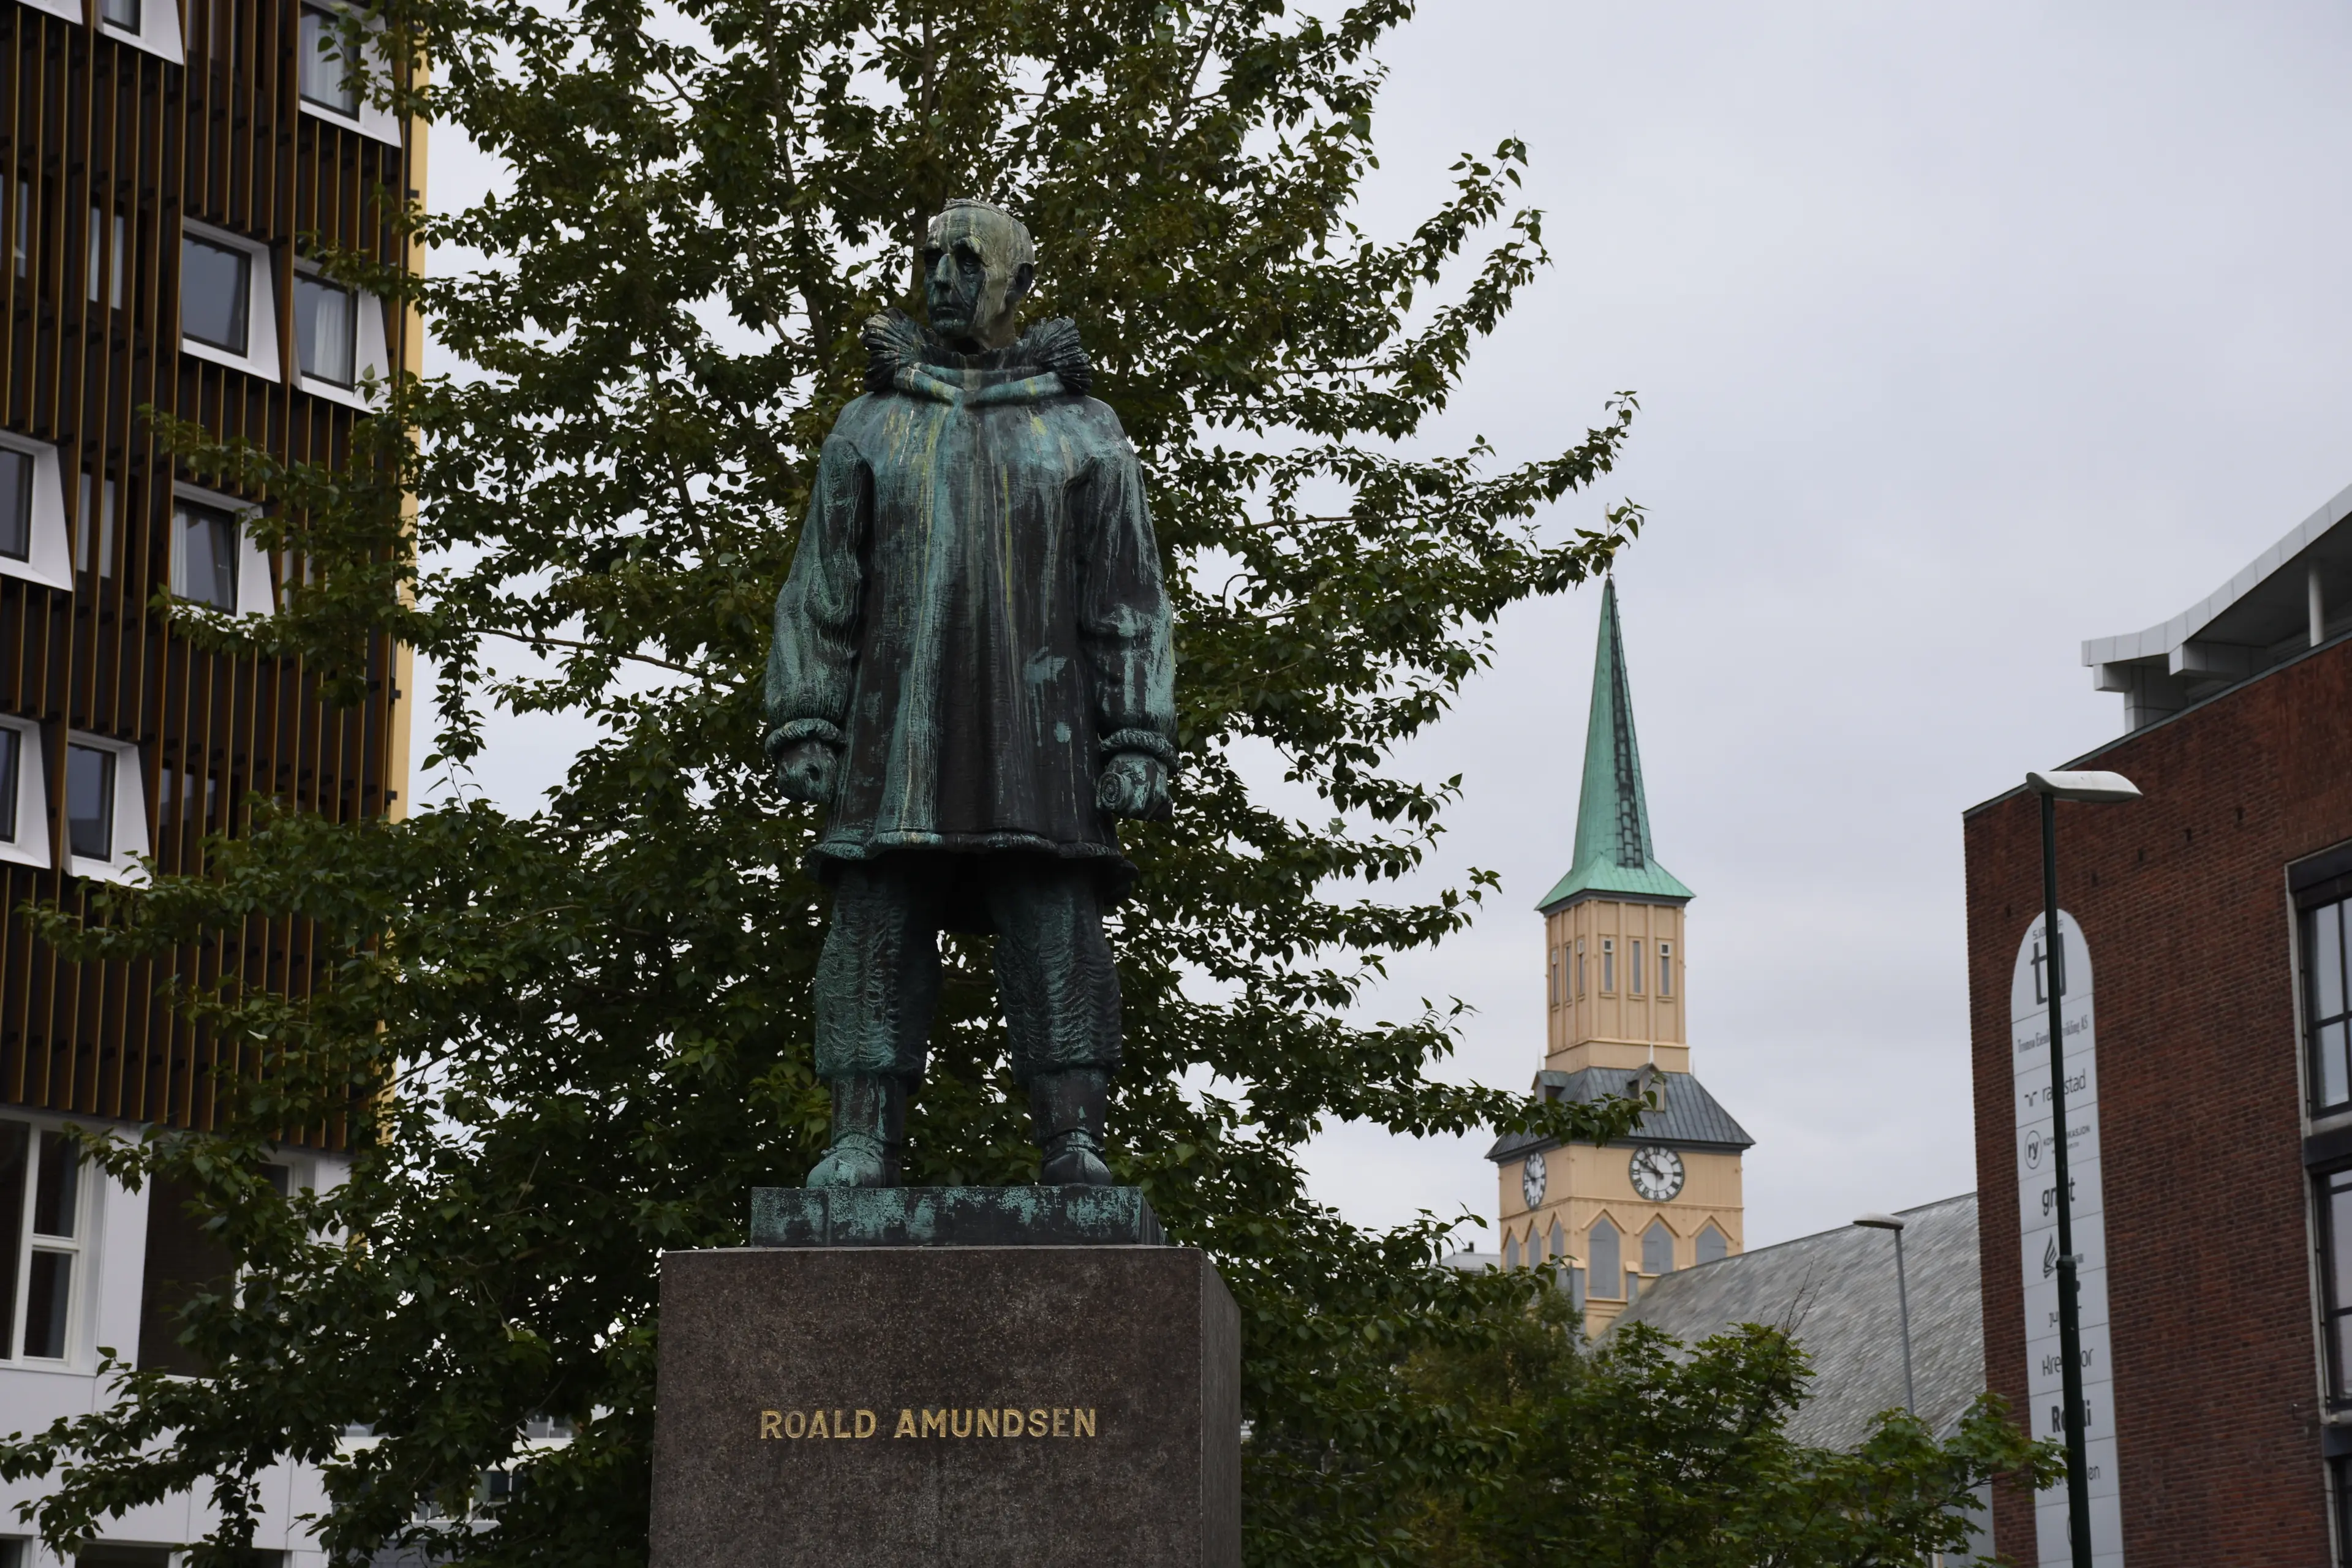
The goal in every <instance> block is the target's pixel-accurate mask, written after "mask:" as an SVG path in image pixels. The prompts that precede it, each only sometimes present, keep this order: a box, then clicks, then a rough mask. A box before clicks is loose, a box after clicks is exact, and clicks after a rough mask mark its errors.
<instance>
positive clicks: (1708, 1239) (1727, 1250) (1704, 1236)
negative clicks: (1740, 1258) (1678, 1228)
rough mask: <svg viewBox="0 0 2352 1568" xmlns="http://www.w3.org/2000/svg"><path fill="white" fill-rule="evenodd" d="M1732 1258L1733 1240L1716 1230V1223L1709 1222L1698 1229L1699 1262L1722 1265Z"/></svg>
mask: <svg viewBox="0 0 2352 1568" xmlns="http://www.w3.org/2000/svg"><path fill="white" fill-rule="evenodd" d="M1730 1256H1731V1238H1730V1237H1727V1236H1726V1235H1724V1234H1723V1232H1721V1231H1719V1230H1717V1229H1716V1228H1715V1221H1713V1220H1709V1221H1707V1222H1706V1224H1705V1225H1703V1226H1699V1227H1698V1260H1699V1261H1700V1262H1701V1263H1720V1262H1722V1261H1723V1260H1724V1259H1725V1258H1728V1257H1730Z"/></svg>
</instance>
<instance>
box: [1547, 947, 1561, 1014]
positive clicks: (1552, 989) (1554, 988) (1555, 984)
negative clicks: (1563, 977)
mask: <svg viewBox="0 0 2352 1568" xmlns="http://www.w3.org/2000/svg"><path fill="white" fill-rule="evenodd" d="M1546 994H1547V995H1548V996H1549V998H1550V1001H1551V1005H1553V1006H1555V1007H1557V1006H1559V949H1558V948H1554V949H1552V952H1551V980H1550V982H1549V990H1548V991H1547V992H1546Z"/></svg>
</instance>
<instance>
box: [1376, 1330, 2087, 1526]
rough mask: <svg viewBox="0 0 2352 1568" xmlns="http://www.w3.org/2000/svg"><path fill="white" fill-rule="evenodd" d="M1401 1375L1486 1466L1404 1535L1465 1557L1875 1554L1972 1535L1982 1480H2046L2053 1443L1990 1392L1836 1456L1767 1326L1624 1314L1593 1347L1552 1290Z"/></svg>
mask: <svg viewBox="0 0 2352 1568" xmlns="http://www.w3.org/2000/svg"><path fill="white" fill-rule="evenodd" d="M1408 1375H1409V1378H1410V1381H1411V1382H1412V1384H1413V1386H1414V1387H1415V1389H1416V1390H1417V1391H1418V1392H1419V1393H1420V1394H1421V1395H1422V1396H1423V1398H1424V1399H1425V1400H1427V1401H1428V1402H1430V1403H1431V1404H1433V1405H1437V1406H1440V1407H1443V1408H1448V1409H1451V1410H1453V1411H1454V1412H1455V1413H1456V1419H1457V1420H1459V1421H1460V1422H1461V1423H1462V1424H1463V1425H1465V1426H1477V1427H1483V1428H1485V1429H1486V1431H1487V1432H1488V1434H1489V1435H1488V1436H1487V1442H1488V1444H1489V1451H1490V1452H1491V1453H1492V1454H1493V1455H1494V1456H1495V1462H1494V1463H1493V1464H1492V1465H1491V1466H1490V1467H1489V1468H1486V1470H1484V1471H1483V1472H1482V1473H1481V1475H1480V1477H1479V1480H1480V1483H1481V1484H1480V1485H1479V1486H1478V1487H1477V1488H1475V1489H1462V1488H1440V1489H1434V1490H1433V1492H1432V1493H1431V1494H1430V1495H1429V1497H1428V1498H1427V1500H1426V1506H1425V1508H1424V1509H1423V1511H1422V1512H1421V1513H1420V1515H1419V1516H1418V1517H1417V1518H1416V1519H1415V1520H1414V1521H1413V1526H1412V1532H1413V1533H1414V1535H1415V1536H1416V1537H1417V1538H1418V1539H1419V1540H1420V1541H1422V1542H1423V1543H1424V1549H1425V1550H1426V1551H1427V1552H1428V1557H1429V1560H1430V1561H1433V1562H1436V1561H1443V1562H1445V1563H1454V1564H1460V1565H1462V1568H1517V1565H1519V1564H1535V1563H1579V1564H1590V1565H1591V1568H1664V1565H1667V1564H1672V1565H1674V1568H1878V1565H1881V1564H1895V1563H1928V1562H1930V1561H1932V1560H1933V1557H1932V1554H1933V1553H1937V1552H1963V1551H1965V1550H1966V1548H1967V1546H1968V1526H1967V1521H1966V1520H1965V1519H1964V1517H1963V1516H1962V1514H1961V1512H1960V1510H1961V1509H1963V1508H1964V1507H1965V1506H1966V1505H1967V1504H1968V1503H1969V1500H1970V1495H1971V1494H1972V1493H1973V1492H1974V1491H1975V1490H1976V1489H1978V1488H1979V1487H1980V1486H1983V1485H1984V1484H1985V1483H1986V1482H1988V1481H1990V1480H1992V1479H1996V1478H2000V1477H2007V1476H2022V1477H2024V1478H2026V1479H2029V1480H2030V1481H2031V1482H2032V1484H2035V1485H2046V1484H2047V1483H2048V1482H2049V1481H2050V1480H2051V1479H2053V1476H2054V1475H2055V1474H2056V1473H2057V1472H2058V1469H2059V1468H2060V1466H2061V1463H2062V1461H2061V1460H2060V1459H2059V1458H2058V1449H2057V1447H2056V1446H2055V1445H2054V1444H2050V1443H2039V1444H2037V1443H2034V1442H2033V1441H2032V1440H2031V1439H2029V1438H2028V1437H2026V1436H2024V1435H2023V1434H2022V1433H2021V1432H2019V1431H2018V1429H2017V1428H2016V1427H2015V1426H2011V1424H2010V1422H2009V1421H2008V1419H2007V1417H2006V1413H2005V1411H2004V1410H2003V1409H2002V1407H2001V1404H2000V1400H1999V1398H1998V1397H1996V1396H1995V1395H1992V1394H1986V1395H1983V1396H1982V1397H1981V1398H1979V1400H1978V1401H1977V1402H1976V1404H1975V1405H1972V1406H1971V1407H1970V1408H1969V1410H1968V1412H1967V1413H1966V1414H1965V1415H1963V1416H1962V1417H1961V1419H1960V1422H1959V1424H1958V1426H1957V1428H1956V1429H1955V1430H1954V1431H1953V1433H1952V1434H1951V1435H1950V1436H1948V1437H1947V1438H1945V1439H1943V1440H1941V1441H1938V1440H1937V1438H1936V1437H1935V1436H1934V1435H1933V1434H1932V1433H1931V1432H1930V1431H1929V1430H1928V1429H1927V1426H1926V1425H1925V1424H1924V1423H1922V1422H1920V1421H1919V1420H1918V1419H1917V1418H1916V1417H1915V1416H1912V1415H1909V1414H1907V1413H1906V1412H1904V1411H1902V1410H1899V1409H1897V1410H1889V1411H1886V1412H1885V1413H1884V1414H1882V1415H1879V1417H1878V1418H1877V1420H1876V1421H1875V1422H1874V1424H1873V1426H1872V1430H1871V1432H1870V1434H1869V1436H1867V1438H1866V1439H1865V1440H1864V1442H1863V1444H1862V1446H1861V1447H1858V1448H1856V1449H1854V1450H1853V1451H1851V1452H1836V1451H1832V1450H1828V1449H1822V1448H1813V1447H1806V1446H1805V1445H1803V1444H1801V1443H1798V1442H1796V1441H1794V1440H1792V1439H1791V1438H1790V1436H1789V1433H1788V1421H1789V1417H1790V1415H1794V1414H1795V1412H1796V1411H1797V1409H1798V1408H1799V1407H1800V1406H1801V1405H1802V1403H1803V1402H1804V1400H1805V1399H1806V1397H1807V1396H1808V1394H1809V1386H1808V1385H1809V1384H1810V1382H1811V1377H1812V1371H1811V1365H1810V1364H1809V1363H1808V1361H1807V1359H1806V1356H1805V1353H1804V1352H1803V1351H1802V1349H1801V1348H1800V1347H1799V1346H1798V1345H1797V1343H1796V1342H1794V1341H1793V1340H1792V1339H1791V1338H1790V1336H1789V1334H1788V1333H1787V1332H1785V1331H1782V1330H1780V1329H1777V1328H1769V1327H1765V1326H1762V1325H1759V1324H1753V1323H1750V1324H1744V1325H1740V1326H1738V1327H1737V1328H1734V1329H1732V1330H1730V1331H1727V1332H1724V1333H1721V1334H1717V1335H1715V1336H1713V1337H1711V1338H1709V1339H1707V1340H1706V1341H1704V1342H1701V1343H1699V1344H1697V1345H1695V1346H1689V1347H1685V1346H1684V1345H1682V1344H1681V1343H1680V1342H1677V1341H1675V1339H1673V1338H1672V1337H1670V1336H1668V1335H1666V1334H1664V1333H1661V1332H1660V1331H1657V1330H1656V1329H1654V1328H1651V1327H1650V1326H1648V1325H1647V1324H1640V1323H1633V1324H1627V1325H1626V1326H1625V1327H1624V1328H1623V1329H1622V1330H1620V1331H1617V1332H1616V1333H1613V1334H1612V1335H1610V1336H1609V1337H1608V1338H1607V1339H1606V1340H1605V1341H1603V1342H1601V1345H1600V1346H1599V1347H1597V1348H1596V1347H1593V1346H1591V1345H1590V1344H1588V1343H1586V1342H1583V1341H1582V1339H1581V1336H1580V1335H1579V1334H1578V1333H1577V1332H1576V1317H1575V1314H1574V1312H1573V1311H1572V1310H1570V1309H1569V1307H1568V1306H1567V1303H1566V1302H1565V1300H1562V1299H1561V1298H1559V1297H1558V1296H1557V1295H1554V1296H1551V1297H1550V1298H1549V1299H1548V1300H1544V1301H1542V1302H1541V1303H1539V1304H1538V1306H1537V1308H1536V1309H1535V1310H1532V1311H1527V1312H1522V1313H1518V1314H1516V1315H1514V1316H1513V1317H1512V1318H1511V1319H1510V1320H1509V1321H1498V1322H1497V1324H1496V1331H1495V1332H1494V1333H1493V1334H1492V1335H1491V1336H1490V1337H1489V1338H1487V1339H1486V1341H1485V1342H1482V1343H1479V1344H1476V1345H1475V1346H1472V1347H1468V1348H1454V1349H1433V1350H1429V1351H1424V1352H1422V1353H1420V1354H1419V1355H1417V1356H1416V1357H1415V1358H1414V1359H1413V1362H1412V1365H1411V1369H1410V1372H1409V1374H1408Z"/></svg>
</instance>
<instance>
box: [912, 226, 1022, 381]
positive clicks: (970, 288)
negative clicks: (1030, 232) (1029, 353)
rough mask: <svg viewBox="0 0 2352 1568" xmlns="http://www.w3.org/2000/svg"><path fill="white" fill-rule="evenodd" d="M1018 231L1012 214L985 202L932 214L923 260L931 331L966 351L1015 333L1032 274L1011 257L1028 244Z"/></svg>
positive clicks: (999, 343) (995, 344)
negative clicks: (990, 207)
mask: <svg viewBox="0 0 2352 1568" xmlns="http://www.w3.org/2000/svg"><path fill="white" fill-rule="evenodd" d="M1022 237H1023V236H1022V234H1021V231H1020V228H1019V226H1017V225H1016V224H1014V223H1013V220H1012V219H1011V218H1008V217H1006V216H1004V215H1003V214H1002V213H994V212H990V211H987V210H986V209H985V208H979V207H952V208H950V209H949V210H948V211H946V212H944V213H941V214H940V216H937V217H935V218H933V219H932V220H931V226H930V233H929V236H928V237H926V238H925V240H924V242H923V257H922V260H923V292H924V296H925V300H926V302H927V303H928V304H929V307H930V312H931V330H932V331H935V332H937V333H939V334H940V336H941V337H943V338H945V339H946V340H947V341H948V342H950V344H951V345H953V346H954V347H956V348H959V349H961V350H963V351H964V352H965V353H971V352H974V351H976V350H984V349H1001V348H1003V347H1004V346H1005V345H1006V344H1008V343H1010V342H1013V339H1014V338H1015V337H1016V336H1018V335H1019V327H1018V321H1017V318H1018V316H1019V314H1020V307H1021V300H1022V296H1024V295H1025V294H1027V293H1028V292H1029V284H1030V281H1031V279H1032V278H1033V277H1034V268H1032V267H1031V266H1030V265H1029V263H1027V262H1025V261H1016V260H1015V259H1014V258H1015V256H1016V255H1017V254H1018V253H1019V251H1020V250H1022V249H1024V248H1026V247H1023V246H1022V245H1021V244H1020V240H1021V239H1022Z"/></svg>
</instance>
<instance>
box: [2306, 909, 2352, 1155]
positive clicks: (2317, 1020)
mask: <svg viewBox="0 0 2352 1568" xmlns="http://www.w3.org/2000/svg"><path fill="white" fill-rule="evenodd" d="M2347 905H2352V900H2347V899H2338V900H2336V901H2335V902H2333V903H2326V904H2321V905H2320V906H2319V907H2318V908H2316V909H2310V910H2304V912H2303V977H2304V1003H2303V1016H2304V1020H2305V1022H2304V1027H2305V1032H2306V1036H2307V1038H2308V1039H2309V1042H2310V1049H2311V1098H2312V1100H2313V1105H2312V1110H2314V1111H2315V1112H2318V1111H2324V1110H2335V1109H2336V1108H2337V1107H2340V1106H2342V1105H2343V1104H2344V1103H2345V1102H2346V1101H2347V1100H2352V1058H2347V1051H2352V1040H2347V1034H2352V1018H2347V998H2346V991H2347V987H2346V985H2345V984H2344V978H2345V962H2344V938H2345V931H2344V928H2345V926H2346V925H2347V923H2352V922H2347V920H2346V918H2345V912H2346V908H2347Z"/></svg>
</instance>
